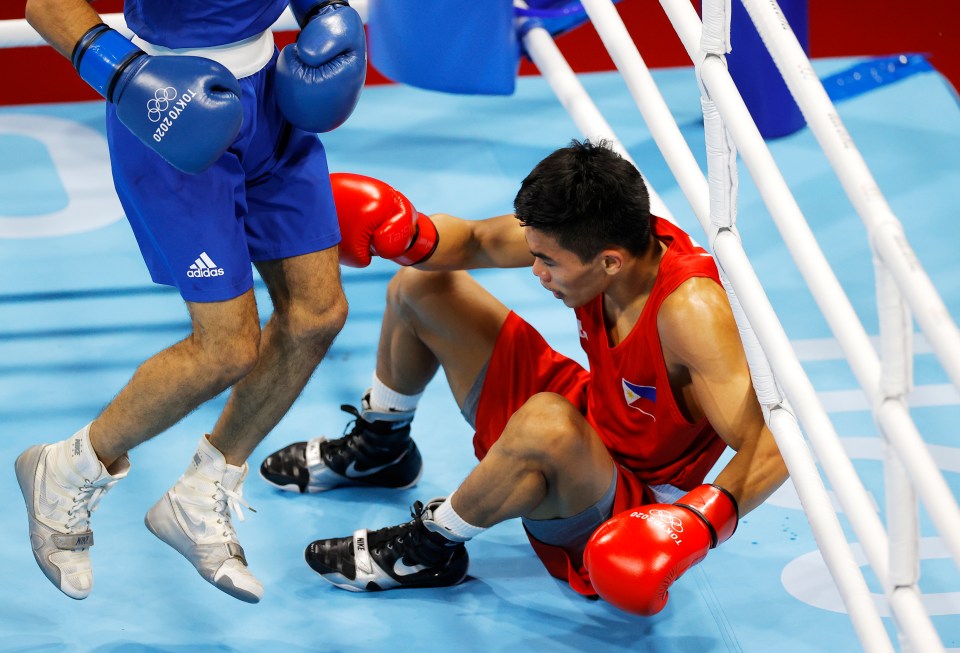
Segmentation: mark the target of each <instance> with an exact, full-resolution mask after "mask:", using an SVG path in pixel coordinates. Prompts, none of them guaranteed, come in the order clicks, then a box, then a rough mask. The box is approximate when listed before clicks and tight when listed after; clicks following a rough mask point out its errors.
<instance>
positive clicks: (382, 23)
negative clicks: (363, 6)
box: [367, 0, 520, 95]
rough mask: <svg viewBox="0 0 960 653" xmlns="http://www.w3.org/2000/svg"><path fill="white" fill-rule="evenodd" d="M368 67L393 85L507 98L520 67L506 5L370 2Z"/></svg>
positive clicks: (500, 1) (448, 0) (467, 0)
mask: <svg viewBox="0 0 960 653" xmlns="http://www.w3.org/2000/svg"><path fill="white" fill-rule="evenodd" d="M367 35H368V43H369V49H370V61H371V63H373V65H374V66H375V67H376V68H377V70H379V71H380V72H381V73H383V74H384V75H386V76H387V77H389V78H390V79H392V80H393V81H395V82H400V83H403V84H409V85H410V86H416V87H418V88H424V89H428V90H432V91H443V92H446V93H464V94H474V95H510V94H512V93H513V91H514V88H515V85H516V78H517V70H518V68H519V66H520V48H519V43H518V39H517V33H516V27H515V25H514V13H513V2H512V0H416V1H414V0H370V5H369V13H368V16H367Z"/></svg>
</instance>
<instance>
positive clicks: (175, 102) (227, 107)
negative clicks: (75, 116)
mask: <svg viewBox="0 0 960 653" xmlns="http://www.w3.org/2000/svg"><path fill="white" fill-rule="evenodd" d="M72 60H73V66H74V68H76V69H77V72H78V73H80V77H81V78H83V80H84V81H85V82H87V83H88V84H90V86H92V87H93V88H95V89H96V90H97V91H98V92H99V93H100V95H102V96H103V97H105V98H106V99H107V101H108V102H111V103H113V104H114V105H116V108H117V117H118V118H119V119H120V122H122V123H123V124H124V125H125V126H126V127H127V129H129V130H130V131H131V132H133V134H134V135H135V136H136V137H137V138H139V139H140V140H141V141H143V142H144V143H145V144H146V145H147V146H149V147H150V148H151V149H153V150H155V151H156V152H157V154H159V155H160V156H162V157H163V158H164V159H166V161H167V162H168V163H170V165H172V166H174V167H176V168H178V169H180V170H182V171H184V172H187V173H191V174H192V173H196V172H200V171H202V170H205V169H206V168H208V167H210V166H211V165H213V163H214V162H215V161H216V160H217V159H219V158H220V156H221V155H223V153H224V152H225V151H226V150H227V148H228V147H230V144H231V143H233V140H234V139H235V138H236V137H237V133H238V132H239V131H240V125H241V123H242V122H243V108H242V107H241V105H240V83H239V82H238V81H237V78H236V77H234V76H233V73H231V72H230V71H229V70H227V69H226V68H225V67H224V66H222V65H221V64H219V63H217V62H215V61H211V60H210V59H204V58H202V57H177V56H171V57H153V56H150V55H148V54H147V53H146V52H144V51H143V50H141V49H140V48H138V47H137V46H135V45H134V44H133V43H131V42H130V41H129V40H127V39H126V38H124V37H123V35H121V34H120V33H119V32H117V31H115V30H113V29H110V28H109V27H107V26H106V25H104V24H102V23H101V24H99V25H96V26H94V27H92V28H90V30H88V31H87V32H86V33H85V34H84V35H83V36H82V37H80V40H79V41H78V42H77V45H76V46H75V47H74V49H73V57H72Z"/></svg>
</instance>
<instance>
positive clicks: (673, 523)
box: [649, 508, 683, 533]
mask: <svg viewBox="0 0 960 653" xmlns="http://www.w3.org/2000/svg"><path fill="white" fill-rule="evenodd" d="M649 515H650V516H651V517H653V518H654V519H656V520H658V521H659V522H660V523H662V524H665V525H666V526H669V527H670V528H672V529H673V530H674V531H675V532H677V533H682V532H683V522H682V521H680V518H679V517H677V516H676V515H674V514H672V513H669V512H667V511H666V510H661V509H660V508H654V509H653V510H651V511H650V512H649Z"/></svg>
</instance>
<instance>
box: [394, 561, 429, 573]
mask: <svg viewBox="0 0 960 653" xmlns="http://www.w3.org/2000/svg"><path fill="white" fill-rule="evenodd" d="M426 568H427V566H426V565H413V566H412V567H411V566H410V565H408V564H406V563H404V561H403V558H402V557H401V558H397V561H396V562H395V563H393V574H394V575H395V576H411V575H413V574H419V573H420V572H421V571H423V570H424V569H426Z"/></svg>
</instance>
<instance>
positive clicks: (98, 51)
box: [72, 23, 144, 102]
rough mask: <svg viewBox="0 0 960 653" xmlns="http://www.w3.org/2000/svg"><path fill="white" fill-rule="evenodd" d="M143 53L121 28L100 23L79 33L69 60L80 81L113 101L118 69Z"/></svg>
mask: <svg viewBox="0 0 960 653" xmlns="http://www.w3.org/2000/svg"><path fill="white" fill-rule="evenodd" d="M143 54H144V52H143V50H141V49H140V48H138V47H137V46H135V45H134V44H133V43H131V42H130V41H129V40H128V39H127V38H126V37H124V36H123V35H122V34H120V32H118V31H116V30H114V29H111V28H110V27H108V26H107V25H104V24H103V23H101V24H99V25H95V26H94V27H92V28H90V29H89V30H87V32H86V33H85V34H84V35H83V36H81V37H80V40H79V41H77V45H76V46H75V47H74V49H73V56H72V60H73V65H74V67H75V68H76V69H77V72H78V73H80V77H81V78H82V79H83V81H85V82H86V83H88V84H90V86H92V87H93V88H94V89H96V91H97V92H98V93H100V95H102V96H103V97H105V98H106V99H107V100H110V101H111V102H112V101H113V91H114V87H115V85H116V83H117V80H118V79H119V78H120V73H122V72H123V71H124V69H126V68H127V66H129V65H130V64H131V63H132V62H133V61H134V60H135V59H137V58H138V57H140V56H143Z"/></svg>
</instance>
